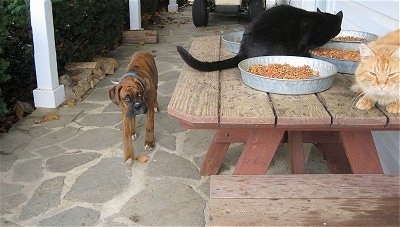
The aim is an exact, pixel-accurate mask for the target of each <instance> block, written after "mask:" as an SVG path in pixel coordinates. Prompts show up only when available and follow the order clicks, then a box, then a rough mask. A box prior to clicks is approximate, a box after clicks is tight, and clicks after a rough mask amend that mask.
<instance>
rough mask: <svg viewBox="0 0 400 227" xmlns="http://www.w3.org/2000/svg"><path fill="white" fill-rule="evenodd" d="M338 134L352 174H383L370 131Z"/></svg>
mask: <svg viewBox="0 0 400 227" xmlns="http://www.w3.org/2000/svg"><path fill="white" fill-rule="evenodd" d="M339 133H340V138H341V140H342V143H343V147H344V150H345V152H346V156H347V159H348V161H349V164H350V167H351V170H352V172H353V173H363V174H366V173H383V170H382V166H381V163H380V160H379V156H378V153H377V151H376V148H375V143H374V140H373V138H372V134H371V132H370V131H341V132H339Z"/></svg>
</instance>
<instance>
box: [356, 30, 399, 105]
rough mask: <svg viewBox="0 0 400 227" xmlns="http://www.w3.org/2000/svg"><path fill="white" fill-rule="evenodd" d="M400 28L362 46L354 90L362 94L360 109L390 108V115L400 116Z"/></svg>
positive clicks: (358, 103)
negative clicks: (398, 114) (396, 114)
mask: <svg viewBox="0 0 400 227" xmlns="http://www.w3.org/2000/svg"><path fill="white" fill-rule="evenodd" d="M399 39H400V29H398V30H395V31H392V32H390V33H388V34H386V35H385V36H383V37H381V38H379V39H377V40H376V41H373V42H370V43H369V44H368V45H365V44H361V46H360V55H361V62H360V64H359V65H358V67H357V69H356V71H355V73H354V74H355V83H354V85H353V86H352V90H353V91H357V92H361V93H362V94H361V95H362V97H361V98H360V99H359V100H358V101H357V103H356V107H357V108H358V109H371V108H372V107H374V106H375V103H377V104H378V105H382V106H386V111H387V112H389V113H400V67H399V65H400V44H399V43H400V40H399Z"/></svg>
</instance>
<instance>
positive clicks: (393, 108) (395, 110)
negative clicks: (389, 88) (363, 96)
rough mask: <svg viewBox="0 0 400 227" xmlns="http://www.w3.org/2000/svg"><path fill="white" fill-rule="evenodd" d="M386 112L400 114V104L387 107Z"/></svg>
mask: <svg viewBox="0 0 400 227" xmlns="http://www.w3.org/2000/svg"><path fill="white" fill-rule="evenodd" d="M386 111H387V112H389V113H395V114H398V113H400V104H396V103H392V104H389V105H387V106H386Z"/></svg>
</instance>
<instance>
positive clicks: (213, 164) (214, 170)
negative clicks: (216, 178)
mask: <svg viewBox="0 0 400 227" xmlns="http://www.w3.org/2000/svg"><path fill="white" fill-rule="evenodd" d="M224 135H226V130H225V129H217V132H216V133H215V135H214V138H213V141H212V142H211V145H210V147H209V148H208V150H207V153H206V156H205V158H204V161H203V165H202V167H201V170H200V175H202V176H209V175H215V174H218V171H219V168H220V166H221V163H222V161H223V160H224V157H225V154H226V152H227V151H228V148H229V145H230V143H231V142H229V141H227V142H219V139H220V138H221V137H223V136H224Z"/></svg>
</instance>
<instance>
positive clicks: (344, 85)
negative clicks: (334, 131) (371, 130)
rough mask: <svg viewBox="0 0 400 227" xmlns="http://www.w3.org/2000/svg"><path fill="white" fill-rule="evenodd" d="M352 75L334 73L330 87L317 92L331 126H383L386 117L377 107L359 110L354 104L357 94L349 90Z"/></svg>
mask: <svg viewBox="0 0 400 227" xmlns="http://www.w3.org/2000/svg"><path fill="white" fill-rule="evenodd" d="M353 77H354V76H352V75H348V74H336V75H335V80H334V82H333V85H332V87H331V88H330V89H328V90H326V91H324V92H320V93H318V94H317V96H318V97H319V98H320V99H321V101H322V102H323V103H324V104H325V107H326V108H327V110H328V111H329V113H330V114H331V116H332V127H349V126H350V127H352V128H356V127H358V128H362V127H371V126H372V127H375V128H384V127H385V126H386V123H387V120H388V119H387V117H386V116H385V114H383V113H382V112H381V111H380V110H379V109H377V108H373V109H370V110H359V109H357V107H356V106H355V104H356V102H357V98H356V96H357V94H356V93H354V92H352V91H351V90H350V87H351V85H352V79H353Z"/></svg>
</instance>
